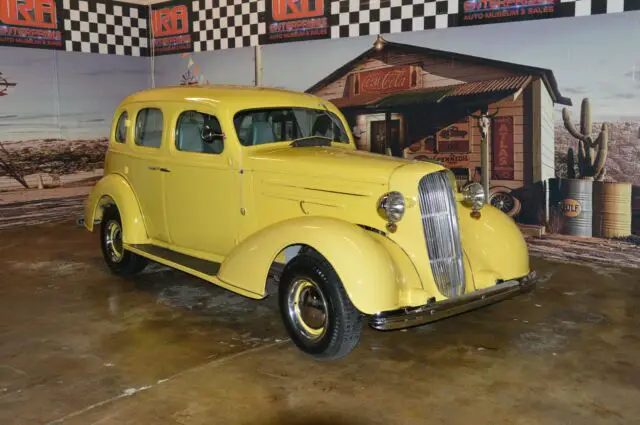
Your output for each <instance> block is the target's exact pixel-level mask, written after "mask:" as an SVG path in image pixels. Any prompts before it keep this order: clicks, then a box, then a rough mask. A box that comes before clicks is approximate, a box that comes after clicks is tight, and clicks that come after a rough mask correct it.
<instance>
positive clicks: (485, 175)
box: [480, 125, 491, 199]
mask: <svg viewBox="0 0 640 425" xmlns="http://www.w3.org/2000/svg"><path fill="white" fill-rule="evenodd" d="M483 139H484V140H482V141H481V142H480V166H481V167H482V187H483V188H484V193H485V196H486V197H487V199H488V198H489V179H490V178H491V170H490V169H489V158H490V156H489V155H491V153H490V150H491V145H490V143H489V141H490V140H491V126H490V125H489V126H488V128H487V132H486V133H485V137H483Z"/></svg>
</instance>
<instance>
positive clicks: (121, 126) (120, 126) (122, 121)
mask: <svg viewBox="0 0 640 425" xmlns="http://www.w3.org/2000/svg"><path fill="white" fill-rule="evenodd" d="M128 117H129V116H128V115H127V111H124V112H123V113H122V114H120V118H118V123H117V124H116V134H115V139H116V142H118V143H124V142H126V141H127V127H126V123H127V118H128Z"/></svg>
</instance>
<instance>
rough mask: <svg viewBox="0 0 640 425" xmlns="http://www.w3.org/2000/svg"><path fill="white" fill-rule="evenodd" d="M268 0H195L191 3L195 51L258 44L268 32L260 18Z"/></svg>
mask: <svg viewBox="0 0 640 425" xmlns="http://www.w3.org/2000/svg"><path fill="white" fill-rule="evenodd" d="M265 1H270V0H194V1H193V4H192V16H191V21H192V22H193V50H194V51H195V52H200V51H208V50H220V49H232V48H239V47H248V46H256V45H258V44H259V40H260V36H261V35H264V34H265V32H266V24H265V23H264V22H260V14H264V11H265Z"/></svg>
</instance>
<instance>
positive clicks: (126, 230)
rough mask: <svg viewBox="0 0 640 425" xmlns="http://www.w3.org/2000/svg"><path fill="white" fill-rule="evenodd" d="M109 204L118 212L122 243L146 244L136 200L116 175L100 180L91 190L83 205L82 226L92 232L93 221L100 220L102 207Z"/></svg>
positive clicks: (145, 235) (124, 181) (131, 191)
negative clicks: (120, 222) (113, 205)
mask: <svg viewBox="0 0 640 425" xmlns="http://www.w3.org/2000/svg"><path fill="white" fill-rule="evenodd" d="M109 204H115V205H116V207H117V208H118V211H119V212H120V219H121V220H122V233H123V239H124V243H126V244H143V243H147V242H148V237H147V230H146V228H145V225H144V220H143V218H142V212H141V211H140V205H139V204H138V200H137V198H136V196H135V194H134V192H133V189H132V188H131V186H129V183H127V181H126V180H125V179H124V178H123V177H122V176H120V175H118V174H109V175H107V176H105V177H103V178H101V179H100V180H99V181H98V183H97V184H96V185H95V186H94V187H93V189H92V190H91V193H90V194H89V197H88V198H87V201H86V202H85V205H84V225H85V227H86V228H87V230H89V231H90V232H92V231H93V223H94V221H96V220H101V219H102V214H103V212H104V207H105V206H106V205H109Z"/></svg>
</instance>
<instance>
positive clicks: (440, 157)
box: [413, 153, 471, 168]
mask: <svg viewBox="0 0 640 425" xmlns="http://www.w3.org/2000/svg"><path fill="white" fill-rule="evenodd" d="M413 159H416V160H418V161H438V162H442V163H444V164H445V165H446V166H447V167H448V168H470V167H471V161H470V158H469V155H468V154H425V153H420V154H418V155H415V156H413Z"/></svg>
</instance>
